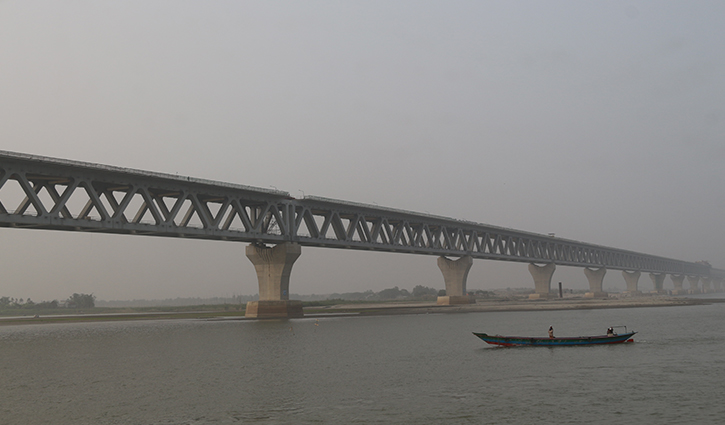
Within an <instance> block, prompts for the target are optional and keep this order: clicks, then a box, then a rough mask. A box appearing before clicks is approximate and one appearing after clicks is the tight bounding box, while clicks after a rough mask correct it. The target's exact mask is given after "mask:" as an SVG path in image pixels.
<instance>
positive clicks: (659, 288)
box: [649, 273, 667, 294]
mask: <svg viewBox="0 0 725 425" xmlns="http://www.w3.org/2000/svg"><path fill="white" fill-rule="evenodd" d="M665 277H667V275H666V274H665V273H650V274H649V278H650V279H652V285H654V290H653V291H652V293H653V294H664V293H665V289H664V288H665Z"/></svg>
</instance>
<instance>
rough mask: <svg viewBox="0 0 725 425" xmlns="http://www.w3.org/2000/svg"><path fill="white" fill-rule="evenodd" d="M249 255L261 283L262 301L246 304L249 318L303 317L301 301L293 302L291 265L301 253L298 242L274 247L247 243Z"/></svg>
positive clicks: (260, 295)
mask: <svg viewBox="0 0 725 425" xmlns="http://www.w3.org/2000/svg"><path fill="white" fill-rule="evenodd" d="M246 253H247V258H249V260H250V261H251V262H252V264H254V269H255V270H256V272H257V280H258V282H259V301H250V302H248V303H247V310H246V313H245V314H244V315H245V316H246V317H256V318H259V319H264V318H273V317H281V318H288V317H302V316H303V314H302V301H295V300H293V301H290V299H289V278H290V273H291V272H292V265H293V264H294V262H295V261H296V260H297V258H298V257H299V256H300V254H301V253H302V248H301V247H300V245H298V244H296V243H289V242H285V243H281V244H279V245H276V246H274V247H271V248H270V247H266V246H257V245H248V246H247V249H246Z"/></svg>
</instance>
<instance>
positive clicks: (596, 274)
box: [584, 267, 609, 298]
mask: <svg viewBox="0 0 725 425" xmlns="http://www.w3.org/2000/svg"><path fill="white" fill-rule="evenodd" d="M605 274H607V268H606V267H600V268H598V269H590V268H589V267H584V275H585V276H586V277H587V280H588V281H589V292H587V293H586V294H584V297H586V298H607V297H609V294H607V293H606V292H604V291H603V290H602V283H603V282H604V275H605Z"/></svg>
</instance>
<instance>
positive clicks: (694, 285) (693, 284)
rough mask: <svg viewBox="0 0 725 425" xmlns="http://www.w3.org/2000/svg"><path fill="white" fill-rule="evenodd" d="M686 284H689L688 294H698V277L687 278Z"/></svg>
mask: <svg viewBox="0 0 725 425" xmlns="http://www.w3.org/2000/svg"><path fill="white" fill-rule="evenodd" d="M687 283H689V284H690V289H689V290H688V291H687V292H688V293H690V294H699V293H700V276H687Z"/></svg>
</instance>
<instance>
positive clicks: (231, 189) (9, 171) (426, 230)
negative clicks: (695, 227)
mask: <svg viewBox="0 0 725 425" xmlns="http://www.w3.org/2000/svg"><path fill="white" fill-rule="evenodd" d="M0 227H19V228H29V229H48V230H66V231H85V232H102V233H120V234H136V235H148V236H164V237H185V238H201V239H215V240H230V241H242V242H252V243H260V244H276V243H281V242H296V243H299V244H301V245H307V246H318V247H329V248H347V249H360V250H378V251H388V252H403V253H412V254H427V255H443V256H464V255H470V256H471V257H473V258H483V259H490V260H503V261H519V262H528V263H532V262H533V263H551V262H554V263H556V264H559V265H570V266H583V267H607V268H609V269H620V270H639V271H642V272H652V273H671V274H687V275H698V276H712V277H719V278H721V277H725V271H723V270H719V269H713V268H711V267H710V266H709V265H708V264H704V263H696V262H687V261H682V260H675V259H670V258H664V257H659V256H654V255H648V254H643V253H638V252H633V251H627V250H621V249H616V248H609V247H604V246H599V245H594V244H588V243H584V242H578V241H572V240H566V239H561V238H554V237H550V236H546V235H540V234H535V233H529V232H523V231H518V230H513V229H506V228H501V227H496V226H491V225H486V224H480V223H473V222H469V221H462V220H456V219H452V218H446V217H439V216H435V215H430V214H422V213H416V212H410V211H403V210H396V209H391V208H383V207H378V206H373V205H366V204H359V203H354V202H346V201H339V200H333V199H327V198H321V197H314V196H306V197H304V198H303V199H295V198H293V197H291V196H290V195H289V193H287V192H284V191H279V190H270V189H262V188H255V187H250V186H243V185H237V184H230V183H224V182H216V181H211V180H204V179H195V178H190V177H180V176H176V175H171V174H162V173H154V172H148V171H141V170H132V169H127V168H119V167H112V166H105V165H97V164H90V163H86V162H78V161H69V160H62V159H56V158H48V157H41V156H34V155H25V154H19V153H14V152H7V151H0Z"/></svg>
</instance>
